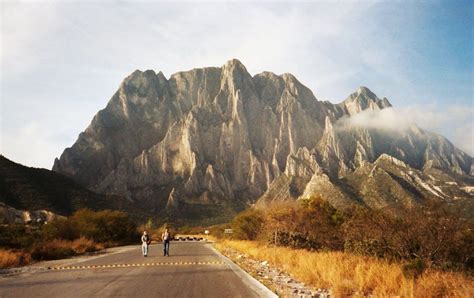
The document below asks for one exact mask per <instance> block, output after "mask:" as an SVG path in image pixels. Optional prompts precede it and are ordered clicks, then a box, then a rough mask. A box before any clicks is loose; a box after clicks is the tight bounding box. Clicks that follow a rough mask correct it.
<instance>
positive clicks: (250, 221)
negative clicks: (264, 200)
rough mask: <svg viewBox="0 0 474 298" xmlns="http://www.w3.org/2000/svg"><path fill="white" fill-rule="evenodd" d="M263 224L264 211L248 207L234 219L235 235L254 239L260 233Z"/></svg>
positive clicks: (244, 238) (238, 237)
mask: <svg viewBox="0 0 474 298" xmlns="http://www.w3.org/2000/svg"><path fill="white" fill-rule="evenodd" d="M262 224H263V215H262V212H261V211H260V210H258V209H255V208H250V209H247V210H245V211H243V212H241V213H239V214H238V215H237V216H236V217H235V218H234V219H233V220H232V224H231V226H232V229H233V236H234V237H235V238H237V239H242V240H254V239H255V238H257V236H258V235H259V233H260V231H261V229H262Z"/></svg>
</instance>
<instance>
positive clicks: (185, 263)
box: [47, 261, 225, 270]
mask: <svg viewBox="0 0 474 298" xmlns="http://www.w3.org/2000/svg"><path fill="white" fill-rule="evenodd" d="M224 264H225V263H224V262H221V261H212V262H159V263H127V264H104V265H87V266H57V267H48V268H47V269H48V270H74V269H97V268H122V267H151V266H182V265H186V266H189V265H224Z"/></svg>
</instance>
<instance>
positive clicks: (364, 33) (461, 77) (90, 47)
mask: <svg viewBox="0 0 474 298" xmlns="http://www.w3.org/2000/svg"><path fill="white" fill-rule="evenodd" d="M0 5H1V28H0V30H1V46H0V50H1V52H0V56H1V65H0V96H1V98H0V99H1V106H0V107H1V110H0V113H1V121H0V123H1V127H0V129H1V135H0V137H1V138H0V147H1V153H2V154H4V155H5V156H7V157H8V158H10V159H13V160H14V161H16V162H19V163H22V164H25V165H29V166H35V167H45V168H51V166H52V164H53V160H54V158H55V157H58V156H59V155H60V154H61V153H62V151H63V150H64V148H66V147H69V146H71V145H72V144H73V143H74V141H75V140H76V138H77V136H78V134H79V133H80V132H81V131H83V130H84V129H85V128H86V127H87V125H88V124H89V123H90V121H91V120H92V117H93V116H94V114H95V113H96V112H97V111H98V110H99V109H102V108H103V107H105V105H106V103H107V102H108V100H109V99H110V97H111V96H112V94H113V93H114V92H115V91H116V89H117V88H118V86H119V84H120V82H121V80H122V79H123V78H124V77H126V76H127V75H128V74H130V73H131V72H133V71H134V70H135V69H141V70H145V69H153V70H155V71H160V70H161V71H163V73H164V74H165V76H167V77H169V76H170V75H171V74H173V73H175V72H177V71H181V70H188V69H191V68H195V67H203V66H221V65H223V64H224V63H225V62H226V61H227V60H229V59H231V58H237V59H239V60H241V61H242V62H243V63H244V64H245V65H246V67H247V69H248V70H249V72H250V73H251V74H252V75H254V74H257V73H259V72H262V71H264V70H268V71H273V72H275V73H278V74H281V73H285V72H290V73H292V74H294V75H295V76H296V77H297V78H298V79H299V80H300V81H301V82H302V83H303V84H305V85H306V86H308V87H309V88H310V89H311V90H313V92H314V94H315V95H316V97H317V98H318V99H319V100H329V101H331V102H339V101H342V100H344V99H345V98H346V97H347V96H348V95H349V94H350V93H351V92H353V91H354V90H355V89H356V88H357V87H358V86H361V85H363V86H367V87H369V88H370V89H371V90H372V91H374V92H375V93H376V94H377V95H378V96H379V97H387V98H388V99H389V100H390V101H391V102H392V104H393V105H394V106H395V107H396V108H397V109H398V110H399V111H400V114H403V119H404V121H413V122H416V123H417V124H418V125H420V126H421V127H424V128H426V129H429V130H432V131H436V132H438V133H441V134H443V135H445V136H446V137H448V138H449V139H450V140H451V141H452V142H453V143H454V144H455V145H457V146H458V147H460V148H461V149H463V150H464V151H466V152H468V153H470V154H471V155H472V154H474V140H473V139H474V132H473V131H474V103H473V86H474V73H473V71H474V70H473V40H474V24H473V19H474V16H473V12H474V6H473V4H472V1H442V2H438V1H426V2H425V1H423V2H417V1H400V2H390V3H388V2H366V1H364V2H353V1H351V2H348V1H346V2H344V1H339V2H331V1H326V2H305V3H293V4H289V3H281V2H280V3H261V4H255V3H169V2H167V3H156V2H155V3H152V2H126V3H125V2H122V3H114V2H110V1H107V2H86V3H80V2H61V3H59V2H56V3H55V2H48V3H46V2H39V3H38V2H36V3H33V2H21V3H16V2H2V3H1V4H0Z"/></svg>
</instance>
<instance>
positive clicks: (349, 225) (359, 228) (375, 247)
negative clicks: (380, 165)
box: [344, 204, 474, 269]
mask: <svg viewBox="0 0 474 298" xmlns="http://www.w3.org/2000/svg"><path fill="white" fill-rule="evenodd" d="M472 228H473V225H472V222H470V221H468V220H466V219H462V218H459V217H456V216H454V215H453V214H452V213H450V212H447V211H446V209H445V206H443V205H440V204H437V205H429V204H428V205H425V206H423V207H416V208H412V209H410V210H406V211H404V212H403V213H402V212H400V213H399V214H390V213H384V212H382V211H374V210H368V209H362V208H358V209H356V210H355V211H354V212H353V214H352V217H351V219H350V220H348V221H347V222H346V224H345V225H344V232H345V249H346V250H347V251H350V252H354V253H361V254H365V255H375V256H378V257H386V258H391V259H397V260H409V261H410V260H419V261H420V262H422V263H423V264H426V266H428V267H430V266H437V267H441V268H445V269H456V268H457V269H472V268H469V266H470V264H472V260H473V257H474V256H473V251H472V246H473V244H474V242H473V235H472V232H471V231H472Z"/></svg>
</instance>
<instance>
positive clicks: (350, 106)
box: [339, 86, 392, 115]
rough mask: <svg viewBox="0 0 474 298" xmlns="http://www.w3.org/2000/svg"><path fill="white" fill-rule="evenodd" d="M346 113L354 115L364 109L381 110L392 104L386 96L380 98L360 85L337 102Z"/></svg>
mask: <svg viewBox="0 0 474 298" xmlns="http://www.w3.org/2000/svg"><path fill="white" fill-rule="evenodd" d="M339 106H341V107H342V108H343V109H344V110H345V112H346V113H347V114H348V115H355V114H357V113H360V112H362V111H364V110H367V109H370V110H381V109H384V108H388V107H391V106H392V105H391V104H390V102H389V101H388V99H387V98H384V99H380V98H378V97H377V95H375V93H373V92H372V91H371V90H370V89H369V88H367V87H364V86H361V87H359V88H357V90H356V91H355V92H354V93H352V94H351V95H349V97H348V98H346V100H344V101H343V102H341V103H340V104H339Z"/></svg>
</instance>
